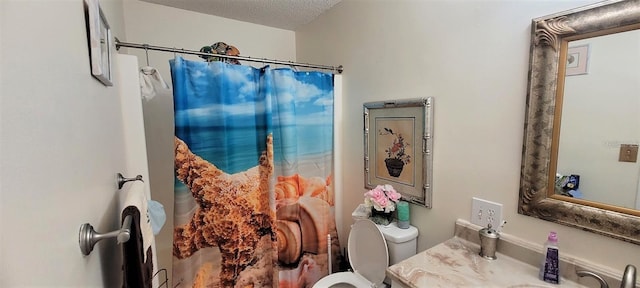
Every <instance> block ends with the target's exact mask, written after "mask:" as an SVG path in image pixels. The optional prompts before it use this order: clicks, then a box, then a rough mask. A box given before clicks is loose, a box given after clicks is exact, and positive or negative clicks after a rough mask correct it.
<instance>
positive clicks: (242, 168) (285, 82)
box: [170, 57, 339, 287]
mask: <svg viewBox="0 0 640 288" xmlns="http://www.w3.org/2000/svg"><path fill="white" fill-rule="evenodd" d="M170 62H171V63H170V64H171V76H172V79H173V88H174V89H173V91H174V110H175V128H176V130H175V131H176V132H175V134H176V137H175V145H174V148H175V173H176V174H175V175H176V181H175V215H174V223H175V227H174V244H173V255H174V265H173V281H174V285H177V286H178V287H311V286H312V285H313V284H314V283H315V282H316V281H318V280H319V279H320V278H322V277H323V276H325V275H327V274H328V270H329V267H328V265H329V263H332V266H333V267H338V263H337V261H336V259H338V254H339V244H338V238H337V232H336V226H335V218H334V211H333V210H334V194H333V191H334V187H333V185H332V179H333V175H332V171H333V75H331V74H326V73H320V72H295V71H293V70H291V69H272V68H270V67H268V66H267V67H264V68H262V69H257V68H253V67H250V66H241V65H233V64H228V63H223V62H196V61H189V60H185V59H182V58H180V57H176V59H174V60H171V61H170ZM328 236H330V237H328ZM329 252H330V253H329ZM329 255H331V256H332V259H331V262H329ZM333 271H336V268H333Z"/></svg>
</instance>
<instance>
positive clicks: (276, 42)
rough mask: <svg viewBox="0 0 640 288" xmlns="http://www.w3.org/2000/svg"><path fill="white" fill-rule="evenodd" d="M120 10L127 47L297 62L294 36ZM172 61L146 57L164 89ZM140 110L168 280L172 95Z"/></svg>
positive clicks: (174, 13)
mask: <svg viewBox="0 0 640 288" xmlns="http://www.w3.org/2000/svg"><path fill="white" fill-rule="evenodd" d="M124 10H125V13H124V15H125V23H126V32H127V39H126V40H127V41H128V42H132V43H141V44H144V43H146V44H150V45H158V46H167V47H176V48H184V49H187V50H199V49H200V48H201V47H202V46H205V45H211V44H213V43H215V42H219V41H221V42H225V43H227V44H230V45H234V46H236V47H237V48H238V49H239V50H240V54H241V55H242V56H251V57H256V58H271V59H279V60H287V61H293V60H295V58H296V57H295V55H296V52H295V34H294V32H293V31H288V30H282V29H276V28H271V27H266V26H262V25H256V24H251V23H246V22H240V21H236V20H230V19H225V18H220V17H216V16H211V15H205V14H200V13H195V12H191V11H186V10H180V9H175V8H170V7H166V6H161V5H157V4H151V3H147V2H141V1H137V0H127V1H125V2H124ZM122 40H124V39H122ZM127 53H130V54H132V55H137V56H138V63H140V65H146V55H145V52H144V50H138V49H128V52H127ZM173 57H174V55H173V54H172V53H166V52H154V51H150V52H149V62H150V65H151V66H154V67H156V68H157V69H158V70H159V71H160V73H161V75H162V76H163V78H164V79H165V80H166V81H167V82H168V83H169V84H170V83H171V74H170V70H169V62H168V61H169V59H172V58H173ZM183 57H184V58H186V59H192V60H198V61H202V59H200V58H198V57H197V56H192V55H183ZM242 64H246V65H253V66H256V67H261V66H264V65H263V64H262V63H250V62H243V63H242ZM170 85H171V84H170ZM143 105H144V118H145V119H144V120H145V129H146V136H147V154H148V155H149V157H148V158H149V174H150V180H151V193H152V198H153V199H154V200H157V201H159V202H161V203H162V204H163V205H164V207H165V210H166V212H167V223H166V224H165V227H164V228H163V229H162V231H161V232H160V234H159V235H158V236H157V237H156V241H157V243H156V244H157V245H156V248H157V251H158V267H160V268H166V269H167V270H168V272H169V273H168V275H169V277H171V274H172V269H171V263H172V262H171V261H172V243H173V242H172V241H173V181H174V176H173V135H174V131H173V125H174V123H173V99H172V97H171V95H164V96H162V95H161V96H157V97H155V98H153V99H151V100H150V101H148V102H144V103H143ZM174 284H175V283H174Z"/></svg>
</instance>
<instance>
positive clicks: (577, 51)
mask: <svg viewBox="0 0 640 288" xmlns="http://www.w3.org/2000/svg"><path fill="white" fill-rule="evenodd" d="M588 62H589V44H586V45H580V46H575V47H569V48H568V49H567V71H566V76H573V75H582V74H587V73H588V70H587V69H588V64H589V63H588Z"/></svg>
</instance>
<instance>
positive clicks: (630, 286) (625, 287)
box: [620, 265, 636, 288]
mask: <svg viewBox="0 0 640 288" xmlns="http://www.w3.org/2000/svg"><path fill="white" fill-rule="evenodd" d="M635 287H636V267H635V266H633V265H627V267H626V268H625V269H624V274H622V282H620V288H635Z"/></svg>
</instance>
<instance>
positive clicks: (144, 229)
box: [120, 181, 154, 262]
mask: <svg viewBox="0 0 640 288" xmlns="http://www.w3.org/2000/svg"><path fill="white" fill-rule="evenodd" d="M127 187H128V188H129V189H126V188H127ZM122 188H123V189H122V191H120V193H125V195H124V197H123V198H124V201H123V202H122V204H121V206H120V207H121V208H122V210H121V211H124V209H125V208H127V207H129V206H134V207H136V208H138V210H139V211H140V224H139V226H140V233H141V234H142V245H143V248H144V250H143V253H142V254H143V255H144V262H147V253H146V252H147V250H148V249H149V247H151V243H153V241H154V236H153V229H152V228H151V219H150V218H149V210H148V209H147V198H146V196H145V192H144V183H143V182H142V181H133V182H128V183H126V184H124V186H123V187H122Z"/></svg>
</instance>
